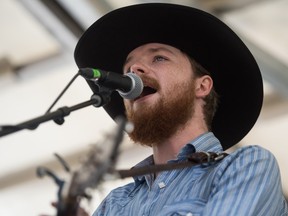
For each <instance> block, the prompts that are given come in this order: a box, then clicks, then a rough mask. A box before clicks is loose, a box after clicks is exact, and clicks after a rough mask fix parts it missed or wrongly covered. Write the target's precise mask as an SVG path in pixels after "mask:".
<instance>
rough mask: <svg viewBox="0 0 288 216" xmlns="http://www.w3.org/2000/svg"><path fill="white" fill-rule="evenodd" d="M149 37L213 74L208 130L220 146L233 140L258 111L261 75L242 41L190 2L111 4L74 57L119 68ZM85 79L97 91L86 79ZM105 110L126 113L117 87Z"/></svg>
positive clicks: (106, 67) (79, 61)
mask: <svg viewBox="0 0 288 216" xmlns="http://www.w3.org/2000/svg"><path fill="white" fill-rule="evenodd" d="M151 42H153V43H163V44H167V45H171V46H174V47H176V48H178V49H180V50H182V51H184V52H185V53H186V54H188V55H189V56H191V57H192V58H194V59H195V60H196V61H197V62H199V63H200V64H201V65H202V66H203V67H204V68H206V69H207V70H208V71H209V72H210V73H211V74H212V78H213V80H214V86H215V89H216V92H217V93H218V94H219V95H220V103H219V108H218V110H217V112H216V114H215V117H214V120H213V122H212V131H213V133H214V134H215V136H216V137H217V138H218V139H219V140H220V142H221V144H222V146H223V149H224V150H226V149H228V148H229V147H231V146H233V145H235V144H236V143H238V142H239V141H240V140H241V139H242V138H243V137H244V136H245V135H246V134H247V133H248V132H249V131H250V130H251V128H252V127H253V125H254V124H255V122H256V120H257V118H258V116H259V113H260V110H261V107H262V102H263V83H262V77H261V74H260V70H259V67H258V65H257V63H256V61H255V59H254V57H253V56H252V54H251V53H250V51H249V50H248V48H247V47H246V46H245V44H244V43H243V42H242V41H241V40H240V39H239V37H238V36H237V35H236V34H235V33H234V32H233V31H232V30H231V29H230V28H229V27H228V26H227V25H225V24H224V23H223V22H222V21H220V20H219V19H217V18H216V17H214V16H212V15H210V14H208V13H206V12H204V11H201V10H199V9H195V8H192V7H187V6H181V5H175V4H165V3H146V4H138V5H132V6H128V7H123V8H120V9H116V10H114V11H112V12H110V13H108V14H106V15H104V16H103V17H102V18H100V19H98V20H97V21H96V22H95V23H94V24H93V25H92V26H90V27H89V28H88V30H87V31H86V32H85V33H84V34H83V35H82V37H81V38H80V40H79V42H78V44H77V46H76V49H75V61H76V64H77V66H78V67H79V68H85V67H91V68H98V69H102V70H107V71H113V72H117V73H122V66H123V63H124V61H125V59H126V57H127V55H128V53H129V52H130V51H132V50H133V49H134V48H136V47H138V46H140V45H143V44H146V43H151ZM87 82H88V84H89V85H90V87H91V89H92V90H93V91H97V89H96V88H94V87H93V86H94V85H93V83H91V81H87ZM104 109H105V110H106V112H107V113H108V114H109V115H110V116H111V117H112V118H113V119H115V118H116V117H117V116H119V115H123V116H125V111H124V106H123V100H122V98H121V97H120V96H119V94H118V93H117V92H114V93H113V94H112V96H111V101H110V102H109V103H108V104H106V105H105V106H104Z"/></svg>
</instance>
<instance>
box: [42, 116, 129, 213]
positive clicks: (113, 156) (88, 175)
mask: <svg viewBox="0 0 288 216" xmlns="http://www.w3.org/2000/svg"><path fill="white" fill-rule="evenodd" d="M129 126H130V125H129V124H127V122H126V121H125V120H124V119H122V118H121V119H118V121H117V127H116V129H114V130H111V132H110V133H108V134H107V135H106V136H105V137H104V140H103V141H102V142H101V145H100V147H99V145H93V147H92V148H91V150H90V151H89V153H88V155H86V157H85V160H84V162H83V163H82V164H81V166H80V168H79V169H77V170H75V171H73V172H71V170H70V168H69V166H68V164H67V163H66V162H65V161H64V160H63V159H62V158H61V157H60V156H59V155H57V154H56V155H55V156H57V158H58V160H59V161H60V162H61V164H62V165H63V167H64V168H65V170H66V171H67V172H69V173H70V179H69V180H68V181H65V180H63V179H60V178H59V177H57V176H56V175H55V174H54V173H53V172H52V171H51V170H49V169H47V168H45V167H41V166H39V167H38V168H37V175H38V177H43V176H45V175H47V176H49V177H51V178H52V179H53V180H54V181H55V183H56V184H57V185H58V192H57V198H58V200H57V205H56V209H57V216H76V215H77V211H78V208H79V204H80V201H81V200H82V199H88V200H89V199H91V198H92V196H91V195H90V194H88V193H87V189H95V188H96V187H97V186H98V185H99V184H101V183H102V182H103V179H104V176H105V175H107V174H109V173H110V175H111V174H113V173H114V167H115V164H116V162H117V157H118V153H119V146H120V144H121V143H122V140H123V135H124V130H126V131H127V130H130V129H129V128H131V127H129ZM101 146H102V148H101ZM104 148H105V149H104ZM107 149H108V150H107Z"/></svg>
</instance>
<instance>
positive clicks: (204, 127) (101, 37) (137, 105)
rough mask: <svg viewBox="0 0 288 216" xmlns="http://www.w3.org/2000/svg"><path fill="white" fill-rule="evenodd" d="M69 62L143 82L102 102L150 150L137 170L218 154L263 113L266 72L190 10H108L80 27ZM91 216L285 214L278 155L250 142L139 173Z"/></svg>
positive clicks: (213, 22)
mask: <svg viewBox="0 0 288 216" xmlns="http://www.w3.org/2000/svg"><path fill="white" fill-rule="evenodd" d="M75 60H76V63H77V65H78V67H79V68H84V67H92V68H100V69H103V70H108V71H114V72H118V73H124V74H125V73H127V72H132V73H136V74H137V75H139V76H140V77H141V79H142V80H143V83H144V85H145V88H144V90H143V93H142V94H141V96H140V97H139V98H136V99H135V100H126V99H125V100H124V101H123V100H122V99H121V97H120V96H119V95H118V94H117V93H113V95H112V96H111V101H110V102H109V103H108V104H107V105H105V106H104V108H105V110H106V111H107V113H108V114H109V115H110V116H111V117H112V118H113V119H115V118H116V117H117V116H119V115H122V116H126V117H127V118H128V120H130V121H131V122H132V123H133V124H134V126H135V128H134V131H133V132H131V133H130V134H129V136H130V137H131V139H132V140H133V141H135V142H136V143H140V144H142V145H146V146H151V148H152V149H153V155H152V156H151V157H148V158H147V159H145V160H144V161H142V162H140V163H139V164H137V165H136V166H135V167H142V166H146V165H152V164H156V165H157V164H173V163H179V162H181V161H185V160H186V159H187V157H188V156H189V155H191V154H193V153H195V152H202V151H203V152H216V153H219V154H220V153H222V152H223V151H225V150H227V149H228V148H230V147H232V146H233V145H235V144H236V143H238V142H239V141H240V140H241V139H242V138H243V137H244V136H245V135H246V134H247V133H248V132H249V131H250V129H251V128H252V127H253V125H254V123H255V121H256V120H257V118H258V116H259V113H260V110H261V106H262V100H263V86H262V78H261V74H260V71H259V68H258V66H257V64H256V62H255V60H254V58H253V56H252V55H251V53H250V52H249V50H248V49H247V47H246V46H245V45H244V44H243V42H242V41H241V40H240V39H239V38H238V37H237V36H236V35H235V33H234V32H233V31H231V29H230V28H228V27H227V26H226V25H225V24H224V23H222V22H221V21H220V20H218V19H217V18H215V17H214V16H211V15H210V14H207V13H205V12H203V11H200V10H197V9H194V8H191V7H185V6H180V5H174V4H161V3H150V4H140V5H134V6H129V7H124V8H120V9H117V10H115V11H112V12H110V13H108V14H107V15H105V16H103V17H102V18H100V19H99V20H97V21H96V22H95V23H94V24H93V25H92V26H91V27H90V28H89V29H88V30H87V31H86V32H85V33H84V35H83V36H82V37H81V39H80V40H79V42H78V44H77V47H76V50H75ZM88 83H89V85H90V87H91V88H92V90H93V91H97V89H95V88H93V83H91V82H90V81H88ZM124 107H125V108H124ZM93 215H94V216H96V215H125V216H126V215H133V216H134V215H157V216H159V215H163V216H164V215H165V216H166V215H209V216H211V215H217V216H219V215H229V216H230V215H237V216H238V215H245V216H247V215H288V213H287V203H286V201H285V199H284V197H283V194H282V188H281V181H280V173H279V168H278V165H277V162H276V159H275V158H274V157H273V155H272V154H271V153H270V152H268V151H267V150H265V149H263V148H261V147H259V146H248V147H243V148H240V149H238V150H236V151H235V152H233V153H230V154H229V155H228V156H226V157H225V158H224V159H222V160H221V161H219V162H216V163H213V164H206V165H205V166H204V165H196V166H193V167H190V168H183V169H177V170H172V171H163V172H158V173H151V174H148V175H143V176H135V177H134V182H133V183H131V184H128V185H125V186H123V187H120V188H117V189H115V190H113V191H112V192H111V193H110V194H109V195H108V196H107V197H106V198H105V199H104V200H103V202H102V203H101V205H100V206H99V207H98V208H97V210H96V211H95V213H94V214H93Z"/></svg>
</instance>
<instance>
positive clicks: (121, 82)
mask: <svg viewBox="0 0 288 216" xmlns="http://www.w3.org/2000/svg"><path fill="white" fill-rule="evenodd" d="M79 74H80V75H81V76H83V77H84V78H85V79H88V80H92V81H95V83H96V84H97V85H98V86H104V87H106V88H109V89H113V90H116V91H118V93H119V94H120V96H121V97H123V98H125V99H129V100H132V99H135V98H137V97H139V96H140V95H141V93H142V91H143V82H142V80H141V78H140V77H139V76H138V75H136V74H135V73H131V72H130V73H127V74H125V75H122V74H118V73H115V72H110V71H104V70H100V69H95V68H80V69H79Z"/></svg>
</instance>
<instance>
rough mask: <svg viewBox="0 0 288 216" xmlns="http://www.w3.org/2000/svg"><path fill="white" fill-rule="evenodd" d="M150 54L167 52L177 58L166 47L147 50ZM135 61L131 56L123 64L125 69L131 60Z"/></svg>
mask: <svg viewBox="0 0 288 216" xmlns="http://www.w3.org/2000/svg"><path fill="white" fill-rule="evenodd" d="M147 51H148V52H149V53H156V52H159V51H166V52H169V53H170V54H172V55H174V56H175V53H173V52H172V51H171V50H169V49H167V48H165V47H157V48H149V49H148V50H147ZM132 59H133V56H130V57H128V58H127V59H126V61H125V62H124V64H123V67H124V66H125V65H127V64H128V63H129V62H130V61H131V60H132Z"/></svg>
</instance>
